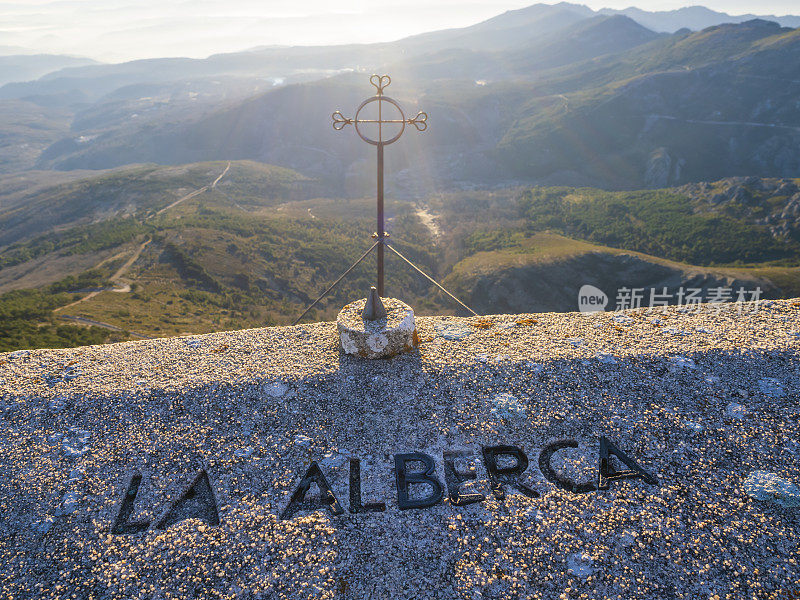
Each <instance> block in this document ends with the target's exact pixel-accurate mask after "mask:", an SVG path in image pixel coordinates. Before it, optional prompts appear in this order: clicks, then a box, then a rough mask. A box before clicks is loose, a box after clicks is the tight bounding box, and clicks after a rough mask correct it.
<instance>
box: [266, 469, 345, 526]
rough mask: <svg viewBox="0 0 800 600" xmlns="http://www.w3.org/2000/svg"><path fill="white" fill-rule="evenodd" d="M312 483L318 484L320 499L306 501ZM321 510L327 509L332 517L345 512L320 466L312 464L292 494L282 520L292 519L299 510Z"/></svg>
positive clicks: (282, 514)
mask: <svg viewBox="0 0 800 600" xmlns="http://www.w3.org/2000/svg"><path fill="white" fill-rule="evenodd" d="M312 483H316V484H317V487H318V488H319V494H320V497H319V498H315V499H313V500H306V494H307V493H308V490H309V488H310V487H311V484H312ZM320 508H324V509H327V510H328V511H329V512H330V513H331V514H332V515H340V514H342V513H343V512H344V510H343V509H342V506H341V505H340V504H339V500H337V499H336V495H335V494H334V493H333V490H332V489H331V486H330V485H328V480H327V479H325V475H323V474H322V470H321V469H320V468H319V465H318V464H317V463H316V462H312V463H311V466H310V467H308V471H306V474H305V475H303V479H301V480H300V483H299V484H297V489H296V490H295V491H294V494H292V499H291V500H289V504H288V506H287V507H286V508H285V509H284V511H283V512H282V513H281V519H291V518H292V517H293V516H294V513H296V512H297V511H299V510H319V509H320Z"/></svg>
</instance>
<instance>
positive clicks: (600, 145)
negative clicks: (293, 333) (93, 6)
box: [0, 3, 800, 348]
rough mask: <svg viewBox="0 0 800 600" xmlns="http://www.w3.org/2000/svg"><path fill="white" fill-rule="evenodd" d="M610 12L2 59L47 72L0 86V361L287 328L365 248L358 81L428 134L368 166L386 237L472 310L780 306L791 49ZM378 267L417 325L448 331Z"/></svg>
mask: <svg viewBox="0 0 800 600" xmlns="http://www.w3.org/2000/svg"><path fill="white" fill-rule="evenodd" d="M622 12H623V13H630V14H622V13H620V12H616V13H614V14H610V13H608V12H607V11H599V12H595V11H591V10H589V9H587V8H586V7H582V6H579V5H573V4H564V3H562V4H557V5H534V6H531V7H528V8H525V9H520V10H517V11H510V12H507V13H504V14H502V15H498V16H496V17H494V18H491V19H489V20H487V21H484V22H481V23H478V24H475V25H471V26H468V27H463V28H456V29H449V30H442V31H435V32H430V33H425V34H420V35H415V36H411V37H406V38H403V39H401V40H398V41H395V42H387V43H378V44H361V45H358V44H352V45H343V46H330V47H288V48H287V47H277V46H264V47H257V48H254V49H252V50H249V51H247V52H238V53H231V54H218V55H214V56H211V57H208V58H206V59H192V58H164V59H151V60H139V61H132V62H126V63H120V64H95V63H87V64H81V61H82V59H73V58H64V57H40V58H37V59H36V60H30V61H28V62H27V63H26V62H25V60H21V59H19V58H18V57H16V58H15V57H8V61H7V63H2V61H0V65H1V64H9V65H12V64H17V65H21V66H20V67H19V68H20V69H22V66H25V68H28V69H41V68H44V69H47V68H50V67H48V66H47V65H51V66H52V67H53V68H57V69H58V70H55V71H52V72H49V73H47V74H44V75H42V76H40V77H39V78H38V79H34V80H31V81H23V82H20V81H17V82H11V83H7V84H5V85H3V86H2V87H0V321H1V322H3V323H4V324H5V325H6V326H7V330H8V331H12V332H13V333H12V334H9V336H7V338H3V339H0V346H2V347H4V348H12V347H24V346H25V345H37V344H49V345H52V344H54V343H56V342H55V341H54V340H56V341H57V340H61V341H60V342H58V343H64V344H75V343H95V342H97V341H98V340H101V341H102V340H104V339H106V340H107V339H119V338H120V337H125V336H126V335H127V334H125V332H126V331H130V332H134V333H135V334H136V335H141V336H157V335H174V334H179V333H182V332H199V331H212V330H215V329H221V328H235V327H251V326H258V325H259V324H264V323H286V322H290V320H291V319H292V318H293V317H294V316H296V315H297V314H299V313H300V312H301V311H302V309H303V308H304V306H305V305H306V304H307V303H309V302H310V301H311V300H313V298H314V296H315V294H316V293H318V292H319V291H321V290H322V289H324V288H325V287H326V286H327V285H329V283H330V282H331V281H333V280H334V279H335V277H337V276H338V274H339V273H340V272H341V271H343V270H344V269H346V268H347V266H348V265H349V264H350V262H352V261H353V260H355V259H356V258H358V256H359V255H360V254H361V252H363V250H364V249H365V248H364V247H363V244H362V243H361V242H360V241H359V240H361V237H360V236H361V234H362V233H364V235H365V236H366V237H365V238H364V240H362V241H363V242H364V243H367V241H368V239H367V238H368V236H367V234H368V233H369V232H370V231H372V228H373V223H372V218H371V217H369V215H370V214H371V212H372V206H373V202H374V201H373V200H371V198H373V197H374V190H375V178H374V177H375V171H374V169H375V166H374V165H375V163H374V160H375V157H374V149H373V148H372V146H369V145H367V144H364V143H363V142H362V141H361V140H360V139H359V138H358V136H357V135H355V132H354V131H352V128H350V127H348V128H346V129H345V131H335V130H334V129H333V127H332V126H331V125H332V121H331V113H332V112H333V111H334V110H337V109H339V110H341V111H342V112H343V113H344V114H346V115H348V116H352V115H353V112H354V111H355V109H356V108H357V107H358V105H359V103H360V102H361V101H362V100H363V99H364V98H365V97H368V96H370V95H371V94H373V93H374V88H372V87H371V86H370V85H369V75H370V74H371V73H373V72H379V73H390V74H391V76H392V83H391V85H390V86H389V87H388V88H386V93H387V94H388V95H389V96H391V97H393V98H396V99H397V100H398V101H399V102H400V104H401V105H402V107H403V109H404V110H405V113H406V115H413V114H416V112H417V111H420V110H424V111H426V112H427V114H428V121H427V123H428V129H427V130H426V131H424V132H418V131H416V130H415V129H414V128H412V127H408V128H407V131H406V132H405V134H404V136H403V138H402V139H401V140H400V141H399V142H398V143H397V144H394V145H392V146H390V147H389V148H388V149H387V151H386V175H387V176H386V187H387V198H388V199H389V203H388V205H387V207H388V208H387V210H388V214H389V228H390V230H391V232H392V234H393V239H395V240H396V241H395V243H396V244H397V245H398V247H399V248H401V250H402V251H403V253H404V254H406V255H408V256H410V257H411V258H412V259H413V260H414V261H415V262H418V263H419V264H421V265H422V266H423V267H424V268H425V270H426V271H427V272H429V273H431V274H432V275H433V276H435V277H437V278H439V279H442V280H445V282H446V283H447V285H448V286H449V287H452V288H453V289H454V290H455V291H457V293H458V294H459V295H460V296H462V297H463V298H464V299H465V300H466V301H467V302H468V303H469V304H471V305H472V306H473V307H474V308H475V309H476V310H478V311H479V312H496V311H497V310H508V311H509V312H526V311H532V310H573V309H574V308H575V305H574V296H575V294H576V293H577V289H578V288H579V287H580V285H582V284H583V283H591V284H592V285H595V286H596V287H598V288H600V289H604V290H607V293H608V294H609V296H613V290H614V289H615V288H619V287H620V286H625V285H628V286H639V287H652V288H657V287H670V288H674V287H680V286H693V287H697V288H699V289H703V290H709V289H711V288H713V287H719V286H728V287H742V288H747V289H756V288H758V289H761V290H763V291H764V293H765V294H766V295H768V296H772V297H777V296H787V295H800V274H798V268H800V212H798V210H800V208H799V207H800V188H798V184H799V183H800V180H798V177H799V176H800V102H798V98H800V29H793V28H791V27H790V26H787V23H788V24H789V25H791V24H792V23H791V21H787V20H786V19H784V20H783V24H781V23H779V22H776V21H774V20H768V19H749V20H745V21H743V22H729V23H715V24H712V25H711V26H709V27H705V28H703V29H700V30H698V31H692V30H690V29H687V28H682V29H679V30H677V31H674V32H673V31H671V29H673V28H674V27H673V26H674V25H675V24H676V23H678V22H677V21H674V19H677V18H678V17H680V18H688V17H687V15H690V16H691V15H706V16H708V14H709V13H708V11H699V12H698V11H695V10H690V11H688V12H681V11H677V12H675V13H672V14H670V15H668V16H669V17H670V18H673V25H670V26H666V25H662V26H657V25H656V24H653V23H651V24H650V25H651V27H647V26H645V25H644V24H643V22H642V21H643V18H642V17H641V15H638V16H637V14H633V13H631V11H622ZM647 14H648V15H650V16H651V17H652V18H656V17H658V16H659V14H658V13H647ZM661 16H662V17H664V20H663V22H664V23H667V22H668V20H667V19H666V17H665V16H664V15H661ZM632 17H636V18H632ZM698 18H699V17H698ZM62 59H63V60H65V61H67V62H65V63H63V65H62V64H60V63H58V61H59V60H62ZM75 60H77V61H78V63H77V64H76V63H75V62H70V61H75ZM14 61H17V62H16V63H15V62H14ZM64 65H66V66H64ZM60 66H64V68H58V67H60ZM20 72H21V71H20ZM37 74H38V72H37ZM390 260H393V261H394V260H395V259H394V258H392V259H390ZM395 262H396V261H395ZM391 270H392V282H393V283H392V284H391V285H392V286H395V287H391V286H390V290H389V291H390V293H392V290H396V293H400V294H401V295H403V296H404V297H406V298H407V299H408V300H409V301H411V302H412V303H413V304H414V305H415V307H416V308H417V309H418V310H419V311H420V312H422V313H425V312H433V313H442V312H453V311H454V310H455V309H454V307H452V305H451V304H450V303H449V300H448V299H447V298H445V297H444V296H442V295H440V294H439V293H438V292H437V291H436V290H435V288H433V287H431V286H429V285H428V283H427V282H426V281H425V280H424V279H423V280H420V279H419V278H417V277H416V276H415V275H414V273H412V272H408V271H407V270H405V267H404V266H403V265H402V264H400V263H399V262H398V264H392V267H391ZM370 273H371V268H368V267H367V265H366V264H362V265H361V266H360V267H359V269H357V270H356V271H354V272H353V273H352V274H351V276H350V279H349V280H348V281H347V282H345V284H344V287H343V288H341V289H337V291H336V292H335V294H334V295H333V296H332V297H331V298H330V299H329V301H328V302H327V303H323V304H321V305H319V306H318V307H317V309H316V312H314V313H312V314H311V315H310V316H311V318H329V317H331V316H333V314H335V311H336V308H337V307H339V306H341V303H342V302H345V301H347V299H348V298H352V297H356V295H358V294H360V293H362V292H363V290H364V289H366V288H367V287H368V286H369V284H370V283H371V276H370ZM537 282H539V283H540V284H541V285H539V284H537ZM25 290H28V291H25ZM502 290H506V291H507V292H505V293H501V291H502ZM508 290H513V293H511V292H508ZM66 318H69V319H72V321H73V322H72V324H70V325H66V324H64V323H63V320H64V319H66ZM75 319H78V321H77V323H78V324H80V325H76V324H75V323H76V321H75ZM81 319H83V321H81ZM87 323H94V324H95V326H97V327H105V330H97V329H89V330H86V328H85V327H83V326H84V325H86V324H87ZM97 323H100V324H101V325H96V324H97ZM87 331H88V332H89V333H87ZM109 332H111V333H109ZM109 336H116V337H112V338H109Z"/></svg>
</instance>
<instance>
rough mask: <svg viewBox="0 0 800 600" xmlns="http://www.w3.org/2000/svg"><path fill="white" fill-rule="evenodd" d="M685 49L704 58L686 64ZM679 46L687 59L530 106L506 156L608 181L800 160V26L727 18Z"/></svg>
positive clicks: (533, 172) (540, 172) (786, 167)
mask: <svg viewBox="0 0 800 600" xmlns="http://www.w3.org/2000/svg"><path fill="white" fill-rule="evenodd" d="M743 39H744V40H749V42H747V41H746V42H745V43H744V44H743V43H742V40H743ZM743 47H744V48H746V49H743ZM681 48H687V49H691V51H690V53H689V54H690V55H691V57H694V60H695V61H696V62H699V63H700V64H699V65H698V66H696V67H692V66H690V65H691V61H689V62H690V64H689V65H687V64H684V63H685V62H687V61H685V60H684V59H683V53H682V52H681V51H680V50H681ZM672 50H674V58H675V59H677V60H675V61H667V62H666V63H665V62H661V61H656V62H657V63H658V69H657V70H656V71H653V72H649V73H646V74H643V75H639V76H638V77H634V78H633V79H628V80H623V81H622V83H621V84H616V83H615V84H610V85H608V86H603V87H600V88H597V89H595V90H587V91H582V92H575V93H573V94H570V95H567V96H566V97H565V100H564V101H563V102H560V103H559V102H557V101H555V100H554V101H552V102H549V104H548V103H547V101H544V100H543V102H542V103H541V104H539V105H535V106H530V107H528V108H527V109H526V111H525V113H524V114H523V115H522V116H521V118H520V119H519V120H518V121H517V123H515V125H514V126H513V127H512V128H511V129H509V131H508V132H507V133H506V136H505V138H504V140H503V141H502V142H501V144H500V146H499V151H500V154H501V156H502V159H501V160H502V161H503V162H504V163H506V164H508V165H510V166H511V165H514V166H513V168H514V169H515V170H516V172H517V173H518V174H525V175H526V176H532V177H534V178H537V179H543V180H547V181H553V182H565V181H567V180H569V179H572V180H574V181H581V182H583V183H589V184H595V185H600V186H607V187H640V186H651V187H662V186H665V185H670V184H675V183H682V182H686V181H698V180H702V179H707V178H712V179H716V178H722V177H727V176H732V175H749V174H758V175H761V176H774V177H783V176H793V175H794V174H796V173H797V172H798V171H800V158H798V157H800V107H798V104H797V100H796V99H797V96H798V93H799V92H800V61H799V60H798V57H800V30H790V29H781V28H780V27H779V26H778V25H777V24H774V23H768V22H765V21H750V22H748V23H745V24H741V25H723V26H718V27H715V28H711V29H709V30H705V31H702V32H698V33H696V34H692V35H690V36H688V37H683V38H681V39H679V40H677V43H676V44H674V45H673V46H672ZM636 52H637V51H636V50H634V51H633V53H634V55H636V56H638V54H636ZM659 58H661V56H659ZM698 58H699V59H700V60H699V61H698V60H697V59H698Z"/></svg>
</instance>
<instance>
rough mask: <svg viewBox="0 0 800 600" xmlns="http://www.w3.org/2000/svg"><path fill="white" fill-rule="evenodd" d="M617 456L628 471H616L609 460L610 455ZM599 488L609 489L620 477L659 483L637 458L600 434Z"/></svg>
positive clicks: (652, 483)
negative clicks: (638, 462)
mask: <svg viewBox="0 0 800 600" xmlns="http://www.w3.org/2000/svg"><path fill="white" fill-rule="evenodd" d="M612 454H613V455H614V456H616V457H617V458H618V459H619V460H620V462H622V463H623V464H624V465H625V466H626V467H628V470H627V471H615V470H614V468H613V467H612V466H611V461H610V460H609V457H610V455H612ZM597 479H598V481H597V488H598V489H601V490H607V489H608V488H609V484H610V483H611V482H612V481H617V480H620V479H644V482H645V483H647V484H649V485H658V479H656V478H655V477H653V476H652V475H651V474H650V473H648V472H647V471H645V470H644V469H643V468H642V467H640V466H639V465H638V464H637V463H636V461H635V460H633V459H632V458H631V457H630V456H628V455H627V454H625V453H624V452H623V451H622V450H620V449H619V448H617V447H616V446H615V445H614V444H613V443H612V442H610V441H609V440H608V438H606V437H605V436H600V473H599V475H598V478H597Z"/></svg>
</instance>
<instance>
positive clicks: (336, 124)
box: [331, 110, 353, 131]
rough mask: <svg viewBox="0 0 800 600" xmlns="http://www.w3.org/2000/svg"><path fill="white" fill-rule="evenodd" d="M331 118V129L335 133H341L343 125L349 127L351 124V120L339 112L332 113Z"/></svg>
mask: <svg viewBox="0 0 800 600" xmlns="http://www.w3.org/2000/svg"><path fill="white" fill-rule="evenodd" d="M331 118H332V119H333V128H334V129H335V130H336V131H341V130H342V129H344V127H345V125H351V124H352V123H353V119H349V118H347V117H345V116H344V115H343V114H342V111H340V110H337V111H336V112H334V113H333V114H332V115H331Z"/></svg>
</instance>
